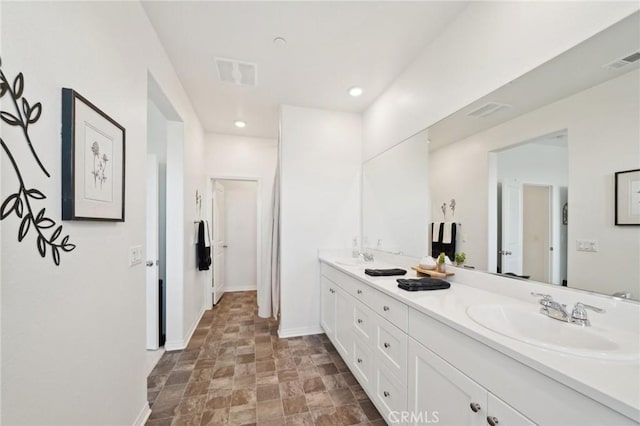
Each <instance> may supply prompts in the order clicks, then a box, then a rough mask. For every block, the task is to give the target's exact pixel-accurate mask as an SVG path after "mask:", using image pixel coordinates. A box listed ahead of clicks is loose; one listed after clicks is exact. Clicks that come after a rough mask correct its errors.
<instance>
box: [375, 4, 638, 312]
mask: <svg viewBox="0 0 640 426" xmlns="http://www.w3.org/2000/svg"><path fill="white" fill-rule="evenodd" d="M636 52H640V14H639V13H635V14H633V15H632V16H630V17H628V18H626V19H624V20H622V21H620V22H619V23H617V24H616V25H614V26H612V27H610V28H608V29H607V30H605V31H603V32H601V33H599V34H597V35H596V36H594V37H592V38H591V39H589V40H586V41H585V42H583V43H581V44H580V45H578V46H576V47H574V48H573V49H570V50H569V51H567V52H565V53H564V54H562V55H560V56H558V57H556V58H554V59H553V60H551V61H549V62H547V63H545V64H543V65H541V66H540V67H538V68H536V69H534V70H532V71H531V72H529V73H527V74H525V75H524V76H522V77H520V78H518V79H516V80H514V81H512V82H511V83H509V84H507V85H505V86H503V87H502V88H500V89H498V90H496V91H494V92H493V93H490V94H489V95H487V96H485V97H483V98H482V99H478V100H477V101H475V102H473V103H472V104H470V105H468V106H467V107H465V108H463V109H462V110H460V111H458V112H456V113H454V114H453V115H451V116H449V117H447V118H446V119H444V120H442V121H440V122H438V123H436V124H434V125H433V126H431V127H429V129H428V131H427V132H428V138H429V140H430V143H429V145H428V147H429V149H428V150H429V153H428V156H429V160H428V163H425V165H424V167H425V168H426V169H427V173H428V181H429V192H428V193H427V195H428V198H429V200H430V201H429V203H430V205H431V210H430V211H429V212H428V216H429V218H428V220H427V222H431V221H434V220H435V221H439V220H442V217H443V216H442V212H441V211H440V207H441V205H442V204H443V203H446V204H449V203H450V200H451V199H455V200H456V211H455V218H453V219H451V218H450V217H448V218H447V220H454V221H455V222H457V223H459V224H460V227H459V229H458V238H457V244H458V245H457V251H458V252H462V251H463V252H465V253H466V254H467V264H468V265H470V266H474V267H475V268H476V269H477V270H482V271H488V272H493V273H496V272H512V273H514V274H516V275H523V276H529V279H535V280H536V281H541V282H548V283H553V284H556V285H563V284H565V285H567V286H569V287H573V288H578V289H583V290H588V291H593V292H599V293H604V294H609V295H612V294H614V293H630V295H631V297H632V298H633V299H636V300H637V299H639V298H640V267H639V263H638V259H640V227H632V226H615V225H614V223H615V221H614V202H615V196H614V175H615V173H616V172H618V171H624V170H630V169H637V168H638V167H639V165H640V142H639V141H640V119H639V117H640V71H639V69H638V68H639V65H640V60H637V59H639V58H640V53H636ZM407 142H409V140H407V141H406V142H404V143H407ZM396 148H400V146H397V147H396ZM407 151H408V149H407ZM388 154H389V151H388V152H386V153H383V154H381V155H380V156H379V157H377V158H376V160H377V161H378V162H384V161H385V156H386V155H388ZM405 155H406V156H407V158H408V157H411V154H409V153H405ZM394 161H396V162H397V161H398V159H397V158H396V159H394ZM367 168H368V163H365V164H364V173H365V174H366V173H367ZM398 185H401V186H398V187H404V185H402V184H398ZM371 192H374V191H373V190H371V188H369V189H367V190H365V191H364V192H363V224H364V226H363V235H367V234H368V233H372V232H373V231H372V230H371V229H372V228H371V227H370V226H367V224H368V223H372V222H371V221H370V220H368V217H369V216H370V215H371V214H372V212H371V211H369V210H368V209H373V205H372V204H371V203H368V202H367V199H368V196H369V195H368V194H370V193H371ZM398 192H401V193H402V196H403V197H404V199H403V200H399V198H400V195H399V194H394V197H395V198H396V200H395V202H396V203H399V204H402V205H406V206H415V198H414V194H412V193H409V192H408V191H398ZM525 200H527V201H525ZM530 206H533V207H535V209H532V208H530ZM525 216H526V219H525ZM541 216H542V217H543V218H544V219H545V220H544V221H542V224H540V221H537V222H535V225H530V224H529V223H530V222H529V221H527V224H528V225H526V227H525V225H524V223H525V220H529V219H530V218H531V217H533V218H540V217H541ZM379 220H380V219H379ZM423 221H424V220H423ZM423 221H416V222H415V223H413V226H414V228H415V229H419V228H420V229H424V228H425V226H424V223H423ZM531 223H533V222H531ZM411 225H412V224H405V226H407V227H408V226H411ZM525 228H526V231H527V232H528V233H526V234H525V232H524V231H525ZM532 228H533V230H532ZM534 231H535V232H534ZM505 234H506V235H505ZM424 237H425V241H424V245H425V246H428V244H427V241H428V238H429V236H427V235H424ZM412 244H413V243H412ZM529 244H531V246H530V245H529ZM395 246H396V251H403V252H405V253H406V254H409V255H413V256H416V257H417V256H420V255H422V254H424V253H417V252H416V253H410V252H409V251H408V250H406V249H405V247H414V246H411V245H409V244H405V243H404V242H403V241H402V240H398V241H395ZM534 246H537V247H538V248H537V249H536V248H534ZM507 252H510V254H507ZM514 253H516V254H515V255H514ZM523 256H525V257H528V258H529V260H528V261H527V262H526V263H523V262H524V258H523ZM532 261H535V262H537V263H536V267H535V268H532V267H531V265H532V263H531V262H532ZM525 265H526V266H525ZM514 282H516V281H514Z"/></svg>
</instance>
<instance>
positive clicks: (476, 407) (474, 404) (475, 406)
mask: <svg viewBox="0 0 640 426" xmlns="http://www.w3.org/2000/svg"><path fill="white" fill-rule="evenodd" d="M469 407H471V411H473V412H474V413H477V412H478V411H480V409H481V407H480V404H478V403H477V402H472V403H471V404H469Z"/></svg>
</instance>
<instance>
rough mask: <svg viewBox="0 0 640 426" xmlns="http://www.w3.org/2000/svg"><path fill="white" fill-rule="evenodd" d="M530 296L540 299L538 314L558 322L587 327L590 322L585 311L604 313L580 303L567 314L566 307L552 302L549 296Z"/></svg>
mask: <svg viewBox="0 0 640 426" xmlns="http://www.w3.org/2000/svg"><path fill="white" fill-rule="evenodd" d="M531 295H532V296H537V297H542V299H540V301H539V303H540V305H542V307H541V308H540V313H541V314H544V315H546V316H548V317H549V318H553V319H555V320H558V321H564V322H568V323H571V324H576V325H581V326H583V327H589V326H590V325H591V322H590V321H589V318H588V317H587V309H589V310H591V311H594V312H597V313H600V314H603V313H605V312H606V311H605V310H604V309H601V308H598V307H595V306H591V305H586V304H584V303H582V302H577V303H576V304H575V306H574V307H573V310H572V311H571V314H569V312H567V305H564V304H560V303H558V302H556V301H555V300H553V297H551V295H549V294H541V293H534V292H532V293H531Z"/></svg>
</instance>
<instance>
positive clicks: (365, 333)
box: [353, 301, 375, 346]
mask: <svg viewBox="0 0 640 426" xmlns="http://www.w3.org/2000/svg"><path fill="white" fill-rule="evenodd" d="M374 318H375V314H374V313H373V312H372V311H371V309H369V308H367V307H366V306H365V305H364V304H363V303H360V302H358V301H356V302H355V303H354V308H353V330H354V332H355V333H356V334H357V335H358V336H359V337H361V338H362V340H364V341H365V342H366V343H367V344H368V345H369V346H371V345H372V343H371V342H372V341H373V339H372V338H371V336H372V335H373V332H374V330H375V324H374Z"/></svg>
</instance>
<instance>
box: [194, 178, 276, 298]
mask: <svg viewBox="0 0 640 426" xmlns="http://www.w3.org/2000/svg"><path fill="white" fill-rule="evenodd" d="M216 180H221V181H225V180H239V181H245V182H255V183H256V289H257V291H258V292H260V291H261V288H262V257H263V255H264V253H262V179H261V178H260V177H258V176H249V175H240V176H237V175H217V174H216V175H207V183H206V203H205V205H206V209H205V215H206V216H205V217H207V218H210V217H211V214H212V213H213V212H212V211H211V202H212V200H213V182H214V181H216ZM212 280H213V269H209V271H207V279H206V280H205V283H204V288H203V291H204V303H205V306H207V307H210V306H213V297H212V294H211V282H212ZM258 300H260V298H258ZM207 309H211V308H207Z"/></svg>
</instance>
